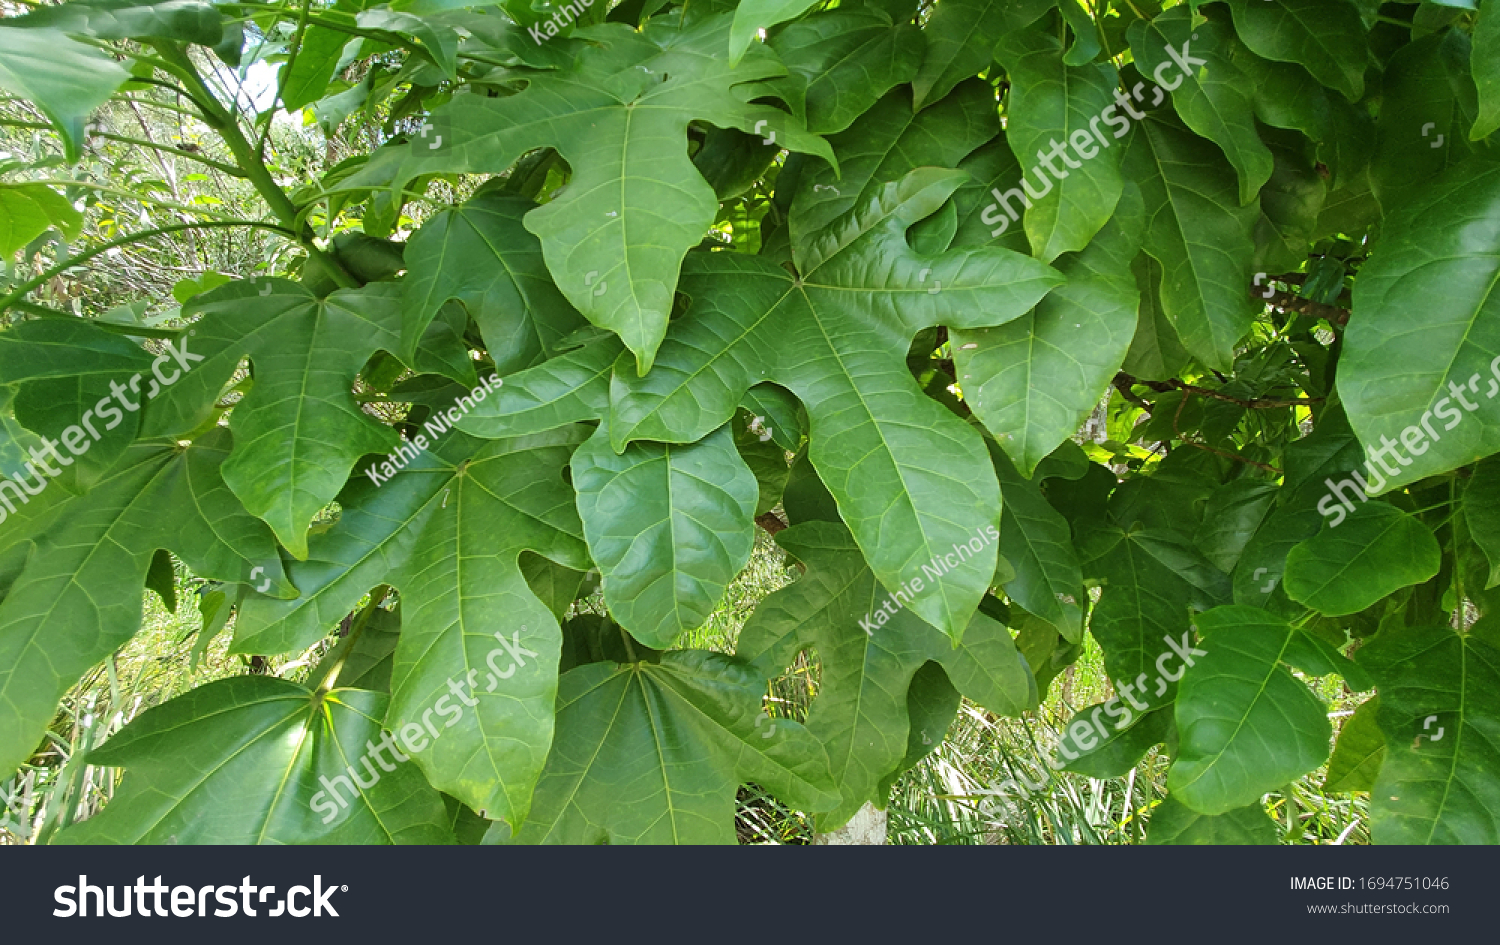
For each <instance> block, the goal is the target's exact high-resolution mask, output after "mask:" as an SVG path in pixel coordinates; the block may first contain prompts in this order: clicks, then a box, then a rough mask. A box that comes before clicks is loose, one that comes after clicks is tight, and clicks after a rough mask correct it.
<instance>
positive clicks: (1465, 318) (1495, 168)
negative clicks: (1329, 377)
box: [1338, 161, 1500, 494]
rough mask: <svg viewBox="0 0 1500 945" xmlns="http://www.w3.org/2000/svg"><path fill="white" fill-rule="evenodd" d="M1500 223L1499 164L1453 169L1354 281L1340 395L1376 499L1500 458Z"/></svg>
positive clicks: (1402, 213) (1402, 218) (1419, 198)
mask: <svg viewBox="0 0 1500 945" xmlns="http://www.w3.org/2000/svg"><path fill="white" fill-rule="evenodd" d="M1497 214H1500V165H1495V164H1490V163H1484V162H1480V161H1472V162H1470V163H1468V164H1464V165H1461V166H1459V167H1456V168H1453V169H1452V170H1450V171H1449V172H1447V173H1445V174H1443V175H1442V176H1440V177H1439V178H1437V179H1436V180H1431V181H1428V182H1425V183H1423V184H1422V185H1420V187H1419V189H1418V192H1417V194H1416V195H1415V196H1413V197H1412V198H1411V199H1410V201H1408V202H1407V203H1406V204H1405V205H1403V206H1401V207H1400V208H1398V209H1397V210H1395V211H1394V212H1392V213H1391V214H1390V215H1389V216H1388V217H1387V218H1386V221H1385V223H1384V224H1383V225H1382V226H1381V237H1380V240H1379V242H1378V244H1377V249H1376V251H1375V252H1373V253H1372V254H1371V256H1370V261H1369V262H1368V263H1367V264H1366V265H1364V266H1363V267H1361V269H1360V273H1359V278H1358V279H1356V280H1355V284H1354V309H1355V310H1356V311H1358V312H1359V313H1360V317H1359V318H1357V319H1352V320H1351V323H1350V325H1349V331H1348V334H1347V335H1346V336H1345V340H1344V343H1345V346H1346V347H1345V351H1344V356H1343V358H1342V359H1341V361H1340V364H1339V372H1338V392H1339V396H1340V398H1341V399H1342V400H1343V402H1344V406H1345V407H1346V408H1347V410H1348V411H1349V422H1350V423H1351V424H1352V425H1353V426H1354V431H1355V432H1356V433H1357V434H1358V435H1359V439H1360V442H1362V443H1365V444H1367V445H1368V446H1369V447H1370V448H1371V458H1370V460H1369V464H1368V466H1369V472H1368V473H1367V475H1368V476H1369V482H1370V484H1371V491H1372V492H1374V493H1376V494H1379V493H1382V492H1386V491H1389V490H1390V489H1393V488H1396V487H1398V486H1402V485H1405V484H1407V483H1411V482H1415V481H1417V480H1419V479H1423V478H1425V477H1427V476H1433V475H1437V474H1438V473H1443V472H1447V471H1448V470H1451V469H1457V468H1458V467H1459V466H1465V465H1468V464H1469V463H1472V462H1475V461H1476V460H1478V459H1480V458H1481V457H1483V456H1488V455H1489V454H1491V453H1494V452H1497V451H1500V417H1497V416H1496V415H1495V413H1494V409H1493V406H1492V405H1491V404H1490V401H1491V400H1492V399H1493V398H1494V397H1495V395H1496V394H1497V393H1500V358H1496V352H1500V294H1497V293H1496V292H1495V291H1494V283H1495V279H1496V275H1497V273H1500V263H1497V254H1500V229H1497V228H1496V227H1495V226H1493V220H1494V219H1495V218H1496V215H1497ZM1414 307H1415V308H1414ZM1414 310H1415V311H1421V312H1422V313H1423V316H1422V319H1421V321H1420V323H1414V322H1413V321H1412V319H1411V312H1412V311H1414ZM1460 407H1461V408H1462V410H1460V409H1459V408H1460ZM1398 438H1399V440H1398ZM1376 444H1380V448H1379V449H1375V448H1374V447H1375V446H1376ZM1387 450H1388V452H1387ZM1377 463H1378V464H1380V466H1381V467H1382V468H1381V469H1377V468H1375V464H1377ZM1398 463H1399V465H1398ZM1377 478H1378V479H1379V480H1380V482H1379V483H1377V482H1376V481H1375V480H1376V479H1377Z"/></svg>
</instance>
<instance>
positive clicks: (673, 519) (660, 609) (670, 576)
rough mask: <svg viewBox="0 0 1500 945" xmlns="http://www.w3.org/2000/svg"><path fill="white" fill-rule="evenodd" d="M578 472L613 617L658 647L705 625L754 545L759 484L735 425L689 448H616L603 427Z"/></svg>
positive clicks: (583, 511) (582, 513) (576, 462)
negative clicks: (743, 453) (740, 447)
mask: <svg viewBox="0 0 1500 945" xmlns="http://www.w3.org/2000/svg"><path fill="white" fill-rule="evenodd" d="M783 466H785V463H783ZM572 469H573V488H575V489H576V490H578V515H579V517H580V518H581V519H582V520H583V532H584V536H585V537H586V538H587V539H588V543H589V551H590V553H591V554H592V555H593V558H594V561H596V562H597V563H598V566H599V570H600V572H601V573H602V574H603V576H604V600H605V602H606V603H607V604H608V605H609V612H610V614H611V615H612V616H613V617H614V618H615V619H616V620H618V621H619V622H620V625H621V626H623V627H624V628H625V629H626V630H629V631H630V633H631V635H632V636H634V637H635V638H636V639H637V640H640V641H641V642H642V643H644V644H646V645H647V646H651V647H656V648H658V649H661V648H665V647H668V646H670V645H671V644H672V642H673V641H674V640H676V639H677V638H678V637H679V636H681V635H682V633H683V632H685V631H687V630H696V629H697V628H698V627H701V626H702V625H703V623H704V622H705V621H706V620H708V618H709V615H710V614H712V613H713V610H714V608H715V607H716V606H717V605H718V603H719V600H720V599H721V598H722V597H723V596H724V589H725V588H726V587H728V586H729V582H730V581H733V580H734V577H735V575H737V574H739V573H740V571H741V570H743V569H744V567H745V564H746V562H748V561H749V560H750V552H751V550H752V549H753V547H754V545H755V523H754V517H755V503H756V498H757V496H758V495H759V489H758V488H757V485H756V481H755V476H754V475H753V474H752V473H751V472H750V469H749V468H748V467H747V466H746V465H745V463H744V460H742V459H740V454H739V451H738V450H737V449H735V445H734V435H733V434H732V433H731V432H730V430H729V427H728V426H727V425H725V426H723V427H720V428H719V429H718V430H715V431H714V432H713V433H710V434H709V435H708V436H706V437H704V438H703V439H702V440H699V441H698V442H697V443H690V444H687V445H685V446H678V445H670V444H662V443H632V444H631V445H630V446H628V447H626V449H625V452H624V453H621V454H619V455H616V454H615V452H614V450H612V449H610V447H609V429H608V426H607V425H606V424H600V426H599V429H598V430H597V431H596V432H595V433H594V435H593V436H592V437H590V438H589V439H588V440H587V441H586V442H585V443H584V444H583V445H582V446H580V447H579V448H578V451H577V452H576V453H575V454H574V455H573V462H572Z"/></svg>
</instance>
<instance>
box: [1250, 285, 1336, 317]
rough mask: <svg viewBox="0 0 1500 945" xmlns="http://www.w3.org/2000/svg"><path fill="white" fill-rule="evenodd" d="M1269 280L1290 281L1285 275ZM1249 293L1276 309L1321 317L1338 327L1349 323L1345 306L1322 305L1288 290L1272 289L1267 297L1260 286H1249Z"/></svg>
mask: <svg viewBox="0 0 1500 945" xmlns="http://www.w3.org/2000/svg"><path fill="white" fill-rule="evenodd" d="M1299 278H1300V277H1299ZM1270 281H1272V282H1287V283H1290V282H1291V281H1292V280H1291V279H1290V278H1287V277H1283V276H1276V277H1274V278H1273V279H1271V280H1270ZM1250 295H1251V297H1252V298H1254V299H1255V300H1256V301H1259V302H1264V303H1265V304H1267V305H1269V306H1270V307H1271V308H1274V309H1277V310H1278V311H1282V312H1292V313H1295V314H1298V315H1308V316H1310V317H1312V318H1321V319H1323V320H1324V321H1326V322H1328V323H1329V324H1331V325H1338V326H1339V327H1340V328H1342V327H1344V326H1345V325H1347V324H1349V310H1348V309H1346V308H1339V307H1338V306H1336V305H1324V304H1323V303H1322V302H1314V301H1313V300H1311V299H1304V298H1302V297H1300V296H1296V295H1293V294H1291V293H1290V292H1280V291H1274V292H1272V293H1271V295H1270V296H1269V297H1268V296H1267V295H1266V293H1265V289H1263V288H1262V287H1260V286H1251V287H1250Z"/></svg>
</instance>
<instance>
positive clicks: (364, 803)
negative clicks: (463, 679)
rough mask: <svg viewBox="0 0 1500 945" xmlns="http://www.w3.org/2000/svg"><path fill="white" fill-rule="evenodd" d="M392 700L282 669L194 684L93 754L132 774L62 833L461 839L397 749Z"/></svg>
mask: <svg viewBox="0 0 1500 945" xmlns="http://www.w3.org/2000/svg"><path fill="white" fill-rule="evenodd" d="M386 701H387V698H386V696H384V695H382V694H380V693H376V692H366V691H362V690H358V689H334V690H332V691H331V692H313V691H312V690H309V689H306V688H304V687H302V686H299V685H297V684H296V683H293V682H290V681H288V680H285V679H276V678H274V677H270V676H237V677H234V678H230V679H221V680H219V681H218V682H212V683H209V684H208V685H206V686H203V687H201V688H199V689H194V690H193V691H192V692H189V693H187V694H186V695H182V696H178V697H177V698H176V699H173V700H172V701H170V702H168V703H166V704H165V705H160V706H157V707H155V708H152V709H148V710H147V711H146V712H144V713H143V714H142V715H141V716H140V717H139V718H138V719H136V720H135V721H134V722H132V723H131V724H130V725H128V726H126V727H125V729H124V730H123V731H121V732H120V733H119V734H117V735H115V736H114V737H113V738H111V739H110V740H109V741H108V742H107V743H106V744H105V745H104V747H102V748H100V749H97V750H95V751H93V752H91V753H90V754H89V756H88V761H89V763H90V764H96V765H114V766H123V767H124V768H125V769H126V772H125V780H124V781H123V782H121V784H120V787H119V789H118V791H117V792H116V795H115V797H114V798H113V799H112V800H111V801H110V802H109V804H108V805H107V806H106V807H105V808H104V810H103V811H102V812H101V813H99V814H98V815H97V816H95V817H92V818H90V819H89V820H87V821H85V822H83V823H81V824H78V825H76V826H74V827H72V828H69V829H67V830H64V831H62V833H61V834H59V835H58V838H57V842H59V843H171V844H181V843H216V844H231V843H236V844H238V843H452V842H453V836H452V833H451V831H449V829H448V828H447V826H446V824H445V823H444V811H443V799H442V797H441V795H439V794H438V792H437V791H436V790H434V789H433V788H432V787H431V786H430V785H428V783H427V782H426V780H424V779H423V777H422V773H421V772H420V771H418V770H417V769H416V767H415V766H414V765H411V764H409V763H406V762H405V758H404V756H403V755H401V754H399V751H400V750H399V749H394V752H393V753H392V754H389V755H387V752H388V751H392V749H390V748H388V747H386V746H387V745H389V744H390V743H389V742H385V743H384V744H382V740H383V739H386V738H387V737H388V736H386V735H385V733H384V732H382V731H381V728H380V720H381V719H382V718H383V717H384V715H385V706H386ZM387 758H389V759H390V760H389V761H387V760H386V759H387ZM356 778H357V779H359V784H360V786H361V787H363V785H364V784H365V783H366V782H369V781H371V780H373V782H374V783H373V784H371V785H370V786H369V787H363V789H359V788H356V786H355V779H356ZM329 785H332V787H329Z"/></svg>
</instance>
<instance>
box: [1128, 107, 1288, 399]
mask: <svg viewBox="0 0 1500 945" xmlns="http://www.w3.org/2000/svg"><path fill="white" fill-rule="evenodd" d="M1125 172H1126V176H1127V177H1129V178H1130V179H1131V180H1134V181H1135V182H1136V183H1137V184H1139V185H1140V188H1141V195H1142V196H1143V197H1144V198H1145V200H1146V220H1147V224H1146V239H1145V241H1144V243H1143V247H1142V248H1143V249H1145V251H1146V252H1147V253H1148V254H1149V255H1150V256H1151V257H1152V258H1153V259H1155V260H1156V261H1157V262H1158V263H1160V264H1161V266H1162V282H1161V305H1162V311H1163V313H1164V314H1165V315H1166V317H1167V320H1168V321H1170V322H1171V323H1172V327H1173V328H1174V329H1175V330H1176V332H1177V335H1178V337H1179V338H1181V339H1182V343H1183V345H1184V346H1185V347H1186V348H1187V350H1188V351H1190V352H1192V354H1193V355H1194V356H1195V357H1197V358H1198V359H1199V360H1200V361H1202V362H1203V363H1204V364H1205V365H1207V366H1209V367H1212V368H1216V369H1218V370H1221V371H1228V370H1230V368H1231V366H1232V364H1233V361H1234V357H1233V353H1234V346H1235V344H1236V343H1237V342H1238V341H1239V340H1240V338H1241V337H1242V336H1243V335H1244V334H1245V332H1246V331H1248V330H1249V327H1250V322H1251V319H1252V317H1253V315H1254V312H1255V309H1254V306H1253V305H1252V304H1251V301H1250V298H1249V287H1250V285H1251V282H1252V278H1253V275H1254V274H1253V272H1252V271H1251V269H1252V266H1251V258H1252V257H1253V256H1254V253H1255V245H1254V242H1253V240H1252V238H1251V233H1252V231H1253V230H1254V228H1255V221H1256V219H1258V211H1257V210H1256V209H1255V208H1253V207H1242V206H1240V201H1239V200H1238V199H1237V196H1236V191H1235V184H1234V171H1233V170H1232V169H1231V168H1230V167H1229V166H1228V165H1227V164H1226V163H1225V162H1224V159H1223V157H1222V156H1221V155H1220V154H1219V153H1218V152H1217V151H1216V150H1215V148H1214V147H1213V146H1212V145H1211V144H1209V143H1208V142H1206V141H1204V140H1203V139H1202V138H1198V137H1196V136H1195V135H1191V134H1188V133H1187V132H1185V131H1183V130H1182V129H1181V128H1179V127H1177V126H1175V125H1172V124H1167V123H1166V122H1163V121H1160V120H1158V119H1156V118H1154V117H1150V118H1147V119H1146V120H1145V121H1143V122H1141V123H1140V124H1139V125H1138V126H1137V127H1136V130H1135V135H1134V136H1133V137H1132V138H1131V143H1130V151H1129V152H1128V153H1127V155H1126V158H1125Z"/></svg>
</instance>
